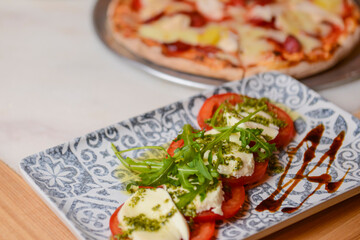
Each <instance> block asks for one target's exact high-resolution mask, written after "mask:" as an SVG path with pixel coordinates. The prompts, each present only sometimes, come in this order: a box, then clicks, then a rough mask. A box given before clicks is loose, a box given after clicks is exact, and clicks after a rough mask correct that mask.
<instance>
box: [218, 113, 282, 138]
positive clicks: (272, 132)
mask: <svg viewBox="0 0 360 240" xmlns="http://www.w3.org/2000/svg"><path fill="white" fill-rule="evenodd" d="M248 111H249V112H253V111H254V109H249V110H248ZM241 114H242V115H243V116H244V117H246V116H247V115H248V113H246V112H243V113H241ZM224 116H225V118H226V121H227V124H228V125H229V126H231V125H234V124H236V123H237V122H239V121H240V120H241V119H240V118H238V117H235V116H234V115H232V114H230V113H228V112H227V113H225V114H224ZM255 116H261V117H264V118H266V119H271V116H270V115H269V114H267V113H265V112H263V111H260V112H258V113H256V114H255ZM239 127H240V128H251V129H256V128H259V129H262V130H263V132H262V135H267V136H268V137H270V138H271V139H274V138H275V137H276V136H277V135H278V134H279V127H278V126H276V125H274V124H271V123H270V124H269V126H265V125H263V124H260V123H257V122H252V121H247V122H245V123H241V124H240V125H239Z"/></svg>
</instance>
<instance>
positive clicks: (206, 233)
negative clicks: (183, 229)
mask: <svg viewBox="0 0 360 240" xmlns="http://www.w3.org/2000/svg"><path fill="white" fill-rule="evenodd" d="M214 232H215V221H208V222H195V223H194V225H193V226H192V230H191V232H190V240H210V239H211V238H212V237H213V236H214Z"/></svg>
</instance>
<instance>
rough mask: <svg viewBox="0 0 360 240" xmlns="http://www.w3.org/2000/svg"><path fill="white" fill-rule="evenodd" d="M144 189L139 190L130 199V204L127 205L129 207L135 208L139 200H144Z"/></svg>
mask: <svg viewBox="0 0 360 240" xmlns="http://www.w3.org/2000/svg"><path fill="white" fill-rule="evenodd" d="M144 192H145V188H139V190H138V191H137V192H136V193H135V195H134V196H133V197H132V198H131V202H130V203H129V206H130V207H135V206H136V205H137V204H138V202H139V201H140V200H143V199H144Z"/></svg>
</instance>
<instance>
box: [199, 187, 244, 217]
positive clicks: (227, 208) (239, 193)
mask: <svg viewBox="0 0 360 240" xmlns="http://www.w3.org/2000/svg"><path fill="white" fill-rule="evenodd" d="M230 189H231V191H230V192H227V191H225V200H224V202H223V203H222V205H221V209H222V211H223V215H219V214H216V213H213V212H212V211H211V210H209V211H204V212H201V213H199V214H198V215H197V216H196V217H195V218H194V221H195V222H202V221H211V220H217V219H227V218H231V217H233V216H234V215H235V214H236V213H237V212H238V211H239V210H240V209H241V207H242V205H243V203H244V200H245V188H244V186H231V188H230Z"/></svg>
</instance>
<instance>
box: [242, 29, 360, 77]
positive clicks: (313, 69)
mask: <svg viewBox="0 0 360 240" xmlns="http://www.w3.org/2000/svg"><path fill="white" fill-rule="evenodd" d="M359 41H360V27H357V28H356V29H355V31H354V32H353V33H350V34H349V35H348V36H347V37H346V39H345V41H344V42H343V43H342V45H340V46H339V47H338V48H337V49H336V51H335V53H334V54H333V55H332V56H331V58H330V59H329V60H326V61H320V62H306V61H302V62H300V63H298V64H297V65H295V66H292V67H289V68H282V69H264V68H263V67H254V68H250V69H247V70H246V71H245V76H246V77H247V76H251V75H254V74H257V73H260V72H264V71H270V70H276V71H278V72H282V73H285V74H288V75H291V76H293V77H295V78H305V77H308V76H310V75H314V74H316V73H320V72H322V71H324V70H326V69H329V68H331V67H333V66H334V65H335V64H336V63H338V62H339V61H340V60H342V59H343V58H345V57H346V56H347V55H349V53H350V52H351V51H352V50H353V49H354V47H355V46H356V45H357V44H358V43H359Z"/></svg>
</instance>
